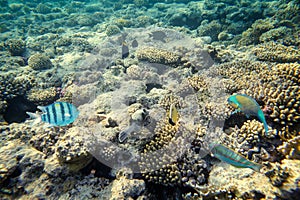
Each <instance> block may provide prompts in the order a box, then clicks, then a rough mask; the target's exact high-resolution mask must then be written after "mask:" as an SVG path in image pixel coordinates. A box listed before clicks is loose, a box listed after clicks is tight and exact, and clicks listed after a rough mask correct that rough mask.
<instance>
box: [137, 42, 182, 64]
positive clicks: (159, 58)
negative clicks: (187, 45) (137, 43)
mask: <svg viewBox="0 0 300 200" xmlns="http://www.w3.org/2000/svg"><path fill="white" fill-rule="evenodd" d="M136 56H137V58H138V59H139V60H141V61H148V62H150V63H159V64H165V65H172V66H173V65H174V66H177V65H178V64H180V62H181V57H180V56H179V55H177V54H175V53H173V52H170V51H167V50H164V49H156V48H150V47H149V48H145V49H138V50H137V52H136Z"/></svg>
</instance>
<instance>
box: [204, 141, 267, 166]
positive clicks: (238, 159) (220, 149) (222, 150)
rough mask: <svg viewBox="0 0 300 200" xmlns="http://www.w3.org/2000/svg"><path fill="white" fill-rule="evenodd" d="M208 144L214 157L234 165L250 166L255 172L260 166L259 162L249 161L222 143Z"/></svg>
mask: <svg viewBox="0 0 300 200" xmlns="http://www.w3.org/2000/svg"><path fill="white" fill-rule="evenodd" d="M209 146H210V148H211V152H212V154H213V155H214V156H215V157H216V158H218V159H219V160H221V161H223V162H226V163H228V164H231V165H233V166H235V167H240V168H250V169H253V170H254V171H257V172H259V171H260V169H261V167H262V166H261V165H260V164H257V163H254V162H251V161H250V160H248V159H247V158H245V157H244V156H242V155H240V154H238V153H236V152H234V151H233V150H231V149H229V148H227V147H225V146H224V145H222V144H215V143H212V144H210V145H209Z"/></svg>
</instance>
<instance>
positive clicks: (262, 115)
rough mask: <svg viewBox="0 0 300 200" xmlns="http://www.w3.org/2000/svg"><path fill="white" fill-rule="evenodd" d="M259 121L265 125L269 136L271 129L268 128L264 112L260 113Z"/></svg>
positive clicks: (260, 111)
mask: <svg viewBox="0 0 300 200" xmlns="http://www.w3.org/2000/svg"><path fill="white" fill-rule="evenodd" d="M258 119H259V120H260V121H261V122H262V123H263V124H264V128H265V131H266V135H267V134H268V132H269V127H268V124H267V121H266V118H265V115H264V113H263V111H262V110H259V111H258Z"/></svg>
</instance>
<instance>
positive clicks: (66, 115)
mask: <svg viewBox="0 0 300 200" xmlns="http://www.w3.org/2000/svg"><path fill="white" fill-rule="evenodd" d="M37 108H38V109H39V110H41V111H42V112H43V113H42V114H36V113H32V112H26V114H28V115H29V117H30V118H31V119H35V121H34V122H33V124H37V123H40V122H41V121H42V122H46V123H48V124H49V125H50V126H66V125H68V124H71V123H73V122H74V121H75V119H76V118H77V117H78V115H79V111H78V110H77V108H76V107H75V106H74V105H73V104H70V103H67V102H55V103H53V104H50V105H48V106H38V107H37Z"/></svg>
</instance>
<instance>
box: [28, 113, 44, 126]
mask: <svg viewBox="0 0 300 200" xmlns="http://www.w3.org/2000/svg"><path fill="white" fill-rule="evenodd" d="M26 114H27V115H29V118H28V119H29V120H33V122H32V124H31V126H34V125H37V124H38V123H40V122H41V121H42V118H41V115H39V114H36V113H32V112H26Z"/></svg>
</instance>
